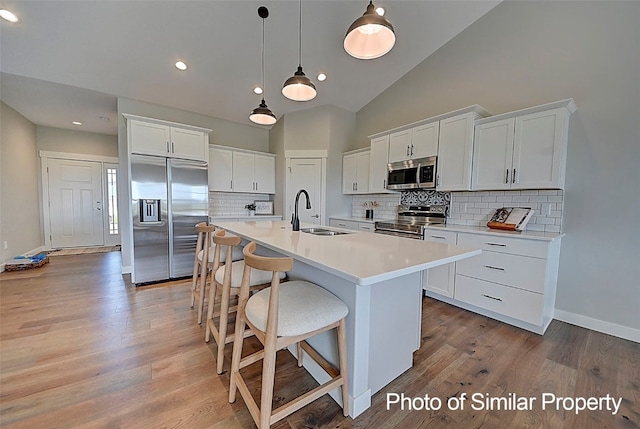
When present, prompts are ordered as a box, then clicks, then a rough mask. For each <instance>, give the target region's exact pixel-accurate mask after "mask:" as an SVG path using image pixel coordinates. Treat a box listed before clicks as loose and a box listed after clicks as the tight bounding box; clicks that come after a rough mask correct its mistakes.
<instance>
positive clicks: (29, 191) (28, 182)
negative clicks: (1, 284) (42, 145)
mask: <svg viewBox="0 0 640 429" xmlns="http://www.w3.org/2000/svg"><path fill="white" fill-rule="evenodd" d="M0 123H1V124H2V125H1V127H0V262H3V261H6V260H7V259H11V258H13V257H14V256H17V255H21V254H23V253H25V252H29V251H32V250H37V249H38V248H39V247H40V246H42V245H43V242H44V240H43V237H42V228H41V227H40V198H39V196H38V188H39V181H38V177H39V162H38V156H37V146H36V126H35V125H34V124H33V123H31V122H30V121H28V120H27V119H26V118H25V117H23V116H22V115H20V114H19V113H18V112H16V111H15V110H13V109H12V108H11V107H9V106H7V105H6V104H4V103H2V102H0ZM5 241H6V242H7V246H8V248H7V249H5V248H4V242H5Z"/></svg>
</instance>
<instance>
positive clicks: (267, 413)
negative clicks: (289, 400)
mask: <svg viewBox="0 0 640 429" xmlns="http://www.w3.org/2000/svg"><path fill="white" fill-rule="evenodd" d="M265 343H266V344H265V345H264V360H263V361H262V393H261V397H260V424H259V425H258V428H260V429H263V428H269V427H270V420H271V409H272V407H273V384H274V380H275V375H276V374H275V373H276V352H277V350H276V345H275V341H269V340H268V339H267V340H266V341H265Z"/></svg>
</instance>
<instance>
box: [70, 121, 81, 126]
mask: <svg viewBox="0 0 640 429" xmlns="http://www.w3.org/2000/svg"><path fill="white" fill-rule="evenodd" d="M72 124H73V125H82V122H78V121H73V122H72Z"/></svg>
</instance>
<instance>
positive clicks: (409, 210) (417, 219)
mask: <svg viewBox="0 0 640 429" xmlns="http://www.w3.org/2000/svg"><path fill="white" fill-rule="evenodd" d="M446 222H447V206H445V205H432V206H402V205H401V206H398V215H397V217H396V220H395V221H382V222H376V230H375V232H376V233H378V234H387V235H395V236H397V237H406V238H413V239H416V240H422V239H423V237H424V227H425V226H427V225H436V224H444V223H446Z"/></svg>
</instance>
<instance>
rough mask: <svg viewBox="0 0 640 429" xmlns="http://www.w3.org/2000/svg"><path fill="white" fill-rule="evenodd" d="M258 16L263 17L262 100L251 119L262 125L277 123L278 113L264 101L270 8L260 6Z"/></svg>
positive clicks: (253, 111) (252, 112) (250, 116)
mask: <svg viewBox="0 0 640 429" xmlns="http://www.w3.org/2000/svg"><path fill="white" fill-rule="evenodd" d="M258 16H260V18H262V101H261V102H260V104H259V105H258V107H256V108H255V109H253V110H252V111H251V114H250V115H249V119H250V120H251V122H255V123H256V124H260V125H273V124H275V123H276V115H274V114H273V112H272V111H271V110H270V109H269V108H268V107H267V104H266V103H265V102H264V93H265V87H264V20H265V19H266V18H267V17H268V16H269V9H267V8H266V7H264V6H260V7H259V8H258Z"/></svg>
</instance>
